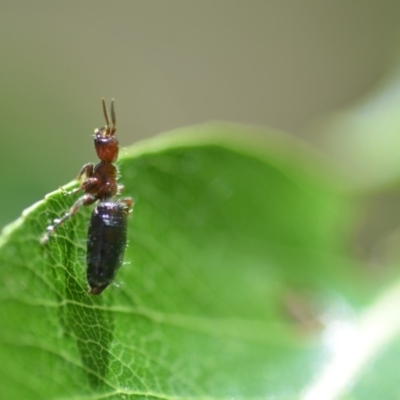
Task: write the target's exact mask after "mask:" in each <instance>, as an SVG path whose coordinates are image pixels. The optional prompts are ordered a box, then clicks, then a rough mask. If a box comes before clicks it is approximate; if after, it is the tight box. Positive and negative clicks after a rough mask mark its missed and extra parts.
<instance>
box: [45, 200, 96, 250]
mask: <svg viewBox="0 0 400 400" xmlns="http://www.w3.org/2000/svg"><path fill="white" fill-rule="evenodd" d="M96 200H97V197H96V196H93V195H91V194H85V195H83V196H82V197H80V198H79V199H78V200H77V201H76V202H75V203H74V204H73V206H72V207H71V208H70V209H69V211H68V212H67V213H66V214H65V215H64V216H63V217H61V218H57V219H55V220H54V223H53V224H52V225H49V226H48V227H47V232H46V233H45V234H44V235H43V236H42V238H41V239H40V243H41V244H46V243H47V242H48V241H49V239H50V236H51V235H52V234H53V233H54V232H55V230H56V229H57V228H58V227H59V226H60V225H61V224H63V223H64V222H65V221H66V220H67V219H69V218H71V217H72V216H73V215H74V214H76V212H77V211H78V210H79V209H80V208H81V207H82V206H88V205H90V204H93V203H94V202H95V201H96Z"/></svg>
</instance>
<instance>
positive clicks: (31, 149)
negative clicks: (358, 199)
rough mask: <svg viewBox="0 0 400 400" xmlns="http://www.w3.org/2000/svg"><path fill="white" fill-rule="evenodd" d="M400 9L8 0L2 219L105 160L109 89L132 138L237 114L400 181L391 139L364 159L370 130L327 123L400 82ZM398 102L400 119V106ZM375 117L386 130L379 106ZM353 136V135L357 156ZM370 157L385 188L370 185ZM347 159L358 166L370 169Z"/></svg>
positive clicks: (124, 137) (362, 3) (1, 18)
mask: <svg viewBox="0 0 400 400" xmlns="http://www.w3.org/2000/svg"><path fill="white" fill-rule="evenodd" d="M399 12H400V3H399V2H397V1H389V0H383V1H380V2H376V1H370V0H355V1H351V2H349V1H308V0H307V1H298V0H290V1H284V2H283V1H280V0H274V1H263V0H259V1H250V2H245V1H233V0H232V1H231V0H219V1H213V0H203V1H201V2H188V1H185V0H181V1H178V0H170V1H168V2H162V1H119V2H109V1H93V0H91V1H85V2H78V1H70V2H62V3H59V2H52V1H50V0H48V1H38V2H29V1H20V2H14V1H3V2H2V4H1V6H0V41H1V63H0V69H1V96H0V109H1V116H2V118H1V121H2V128H1V130H2V141H1V145H0V170H1V171H2V179H1V180H2V182H1V195H2V196H1V197H2V202H1V204H2V206H1V208H0V226H3V225H5V224H6V223H8V222H10V221H12V220H14V219H15V218H16V217H18V216H19V215H20V213H21V210H22V209H24V208H25V207H27V206H29V205H30V204H32V203H33V202H35V201H37V200H39V199H41V198H43V196H44V195H45V194H46V193H48V192H50V191H52V190H54V189H56V188H58V187H59V186H60V185H62V184H64V183H66V182H69V181H70V180H71V179H73V178H74V177H75V175H76V173H77V172H78V170H79V169H80V167H81V166H82V165H83V164H84V163H86V162H89V161H96V157H95V154H94V150H93V145H92V139H91V137H92V133H93V129H94V128H95V127H98V126H101V125H102V124H103V117H102V114H101V108H100V97H101V96H105V97H106V98H107V99H110V98H111V97H115V99H116V111H117V118H118V126H119V130H118V135H119V138H120V142H121V144H122V146H128V145H130V144H132V143H134V142H135V141H137V140H138V139H141V138H144V137H148V136H152V135H155V134H157V133H159V132H162V131H166V130H169V129H172V128H176V127H180V126H186V125H191V124H196V123H200V122H204V121H210V120H215V119H218V120H228V121H233V122H241V123H251V124H260V125H267V126H270V127H273V128H278V129H281V130H284V131H288V132H290V133H292V134H295V135H302V136H303V137H304V139H305V140H308V141H311V142H312V143H316V144H317V145H318V146H320V147H321V148H323V149H324V151H325V153H324V157H332V156H333V159H334V160H339V161H340V162H341V165H342V166H344V170H345V171H346V173H348V172H349V171H350V174H348V175H349V176H350V177H351V178H353V179H354V185H355V187H356V186H357V185H358V184H360V187H362V188H365V187H368V188H369V189H371V187H373V188H376V187H378V186H379V185H380V184H382V183H387V182H388V180H389V181H390V180H393V179H397V176H399V171H400V165H399V164H400V161H397V159H399V160H400V157H397V154H398V153H399V150H398V149H397V147H395V146H393V145H392V142H390V139H391V137H389V138H388V140H389V141H386V142H385V144H383V145H382V146H383V147H384V150H385V151H386V150H387V151H388V154H387V153H385V152H384V151H383V150H382V152H381V153H379V154H375V153H374V151H375V149H376V146H375V141H374V140H375V138H376V136H374V133H371V134H370V135H369V136H368V137H370V138H371V140H369V141H368V146H366V148H365V149H363V150H362V151H361V152H360V154H359V157H358V156H357V157H358V158H357V157H354V153H353V150H354V148H358V146H359V141H360V142H363V143H364V137H363V136H362V135H363V132H364V131H363V130H362V129H359V128H360V125H357V129H354V130H352V131H351V133H352V134H353V133H354V134H355V133H357V134H359V135H361V139H360V140H359V141H357V140H358V138H357V137H355V138H353V137H352V136H351V135H350V134H349V135H348V134H347V131H348V129H347V128H348V125H346V123H347V119H346V118H344V119H342V120H340V119H339V122H340V121H341V122H342V125H340V124H339V127H337V125H335V124H332V123H331V120H330V119H328V122H326V121H325V120H323V121H322V122H321V121H320V122H318V123H317V122H315V121H316V119H318V120H320V118H319V117H320V116H321V115H323V114H328V113H330V112H331V111H333V110H335V109H338V108H342V109H347V108H349V107H350V106H351V105H352V104H355V103H356V102H357V101H360V100H359V99H362V98H363V97H365V96H368V95H369V94H370V93H371V92H372V91H373V90H375V88H377V87H380V82H384V79H385V76H388V74H389V73H391V74H392V75H393V76H395V71H396V68H395V66H396V54H398V50H399V48H400V26H399V24H398V15H399ZM394 82H397V80H396V79H394ZM399 82H400V81H399ZM388 86H389V87H390V88H393V85H392V84H389V85H388ZM384 93H386V92H385V91H384ZM395 94H396V92H395V93H394V98H395V97H396V95H395ZM375 98H378V100H379V99H381V98H380V97H379V96H375ZM385 99H386V98H385ZM391 99H392V103H391V104H392V105H394V106H393V107H392V109H391V111H392V113H391V114H390V117H391V118H392V117H393V116H394V115H395V113H396V112H397V111H396V107H395V106H398V105H399V104H398V103H400V101H398V102H397V103H396V100H395V99H394V100H393V95H392V97H391ZM385 101H386V103H385V102H383V103H382V101H380V102H378V103H377V104H378V106H379V105H382V104H387V99H386V100H385ZM375 106H376V104H375ZM356 107H357V106H356ZM372 108H373V107H372ZM376 108H378V118H377V111H376ZM370 109H371V107H370ZM385 110H387V108H385ZM357 112H358V109H356V110H355V112H353V113H352V114H351V115H352V116H354V115H357ZM373 113H374V115H373V117H374V118H375V119H374V121H375V123H376V124H377V127H376V129H378V130H379V126H380V124H381V122H382V120H380V117H381V114H379V107H375V108H374V109H373ZM367 115H368V116H369V117H370V116H371V113H367ZM393 118H394V117H393ZM387 120H388V118H387V116H385V121H387ZM335 121H336V119H335ZM343 121H344V122H343ZM358 122H359V121H356V122H354V121H353V122H352V123H353V125H352V126H354V124H357V123H358ZM366 125H367V126H368V127H369V126H370V123H368V121H367V123H366ZM343 126H345V128H343ZM390 127H391V128H393V129H394V130H393V132H394V134H397V135H400V128H399V129H397V126H396V124H394V123H392V124H390ZM349 138H350V139H351V140H350V139H349ZM339 139H340V140H339ZM343 139H345V140H349V141H350V142H349V143H345V144H346V147H345V149H344V150H343V148H342V147H341V144H342V143H343ZM353 139H354V140H353ZM352 146H353V147H352ZM371 149H372V150H371ZM371 153H373V156H374V157H375V158H374V159H373V163H375V165H373V168H372V169H371V170H372V171H375V172H376V170H377V171H378V172H376V174H375V175H374V180H373V182H372V183H371V182H369V181H368V180H367V181H363V180H362V179H359V178H360V177H363V178H365V176H366V175H367V174H365V165H370V164H371V163H370V160H369V158H368V157H370V155H371ZM363 157H364V158H363ZM353 158H356V160H355V159H353ZM347 162H350V163H352V162H359V164H357V168H358V169H357V168H356V170H357V171H360V174H358V175H357V174H355V176H353V175H354V174H353V173H354V171H355V170H354V169H352V168H347V166H348V164H346V163H347ZM381 164H382V167H381ZM351 174H353V175H351ZM385 174H386V175H385ZM389 175H390V176H389ZM388 176H389V178H390V179H387V178H388ZM385 199H386V198H385ZM385 201H386V200H385ZM378 219H379V220H380V218H378ZM391 220H392V219H391ZM378 225H379V224H378Z"/></svg>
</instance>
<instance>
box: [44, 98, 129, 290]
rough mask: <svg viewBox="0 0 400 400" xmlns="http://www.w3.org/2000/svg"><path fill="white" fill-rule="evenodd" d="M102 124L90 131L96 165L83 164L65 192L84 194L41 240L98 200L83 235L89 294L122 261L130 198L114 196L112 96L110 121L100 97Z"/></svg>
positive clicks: (109, 279)
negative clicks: (74, 185)
mask: <svg viewBox="0 0 400 400" xmlns="http://www.w3.org/2000/svg"><path fill="white" fill-rule="evenodd" d="M101 101H102V106H103V113H104V119H105V121H106V125H105V126H104V127H103V128H99V129H96V130H95V131H94V147H95V149H96V153H97V156H98V157H99V159H100V162H99V163H98V164H97V165H94V164H92V163H88V164H85V165H84V166H83V167H82V169H81V170H80V172H79V174H78V177H77V180H79V181H80V182H81V183H80V185H79V187H78V188H76V189H74V190H72V191H70V192H66V191H64V192H65V193H66V194H74V193H77V192H80V191H82V192H83V193H84V194H83V195H82V196H81V197H80V198H79V199H78V200H77V201H76V202H75V203H74V204H73V205H72V207H71V208H70V209H69V211H68V212H67V213H66V214H65V215H64V216H63V217H61V218H58V219H55V220H54V222H53V224H52V225H50V226H48V227H47V232H46V233H45V234H44V235H43V237H42V239H41V243H42V244H45V243H47V242H48V240H49V238H50V235H51V234H53V233H54V232H55V230H56V229H57V228H58V227H59V226H60V225H61V224H63V223H64V222H65V221H66V220H68V219H69V218H70V217H72V216H73V215H74V214H75V213H76V212H77V211H78V210H79V208H80V207H82V206H88V205H90V204H93V203H95V202H98V203H97V205H96V207H95V208H94V210H93V212H92V215H91V217H90V222H89V228H88V236H87V252H86V264H87V274H86V275H87V281H88V284H89V293H90V294H100V293H101V292H102V291H103V290H104V289H105V288H106V287H107V286H108V285H109V284H110V283H111V282H112V281H113V279H114V277H115V274H116V272H117V270H118V268H119V267H120V266H121V264H122V260H123V256H124V251H125V247H126V233H127V220H128V215H129V213H130V211H131V209H132V205H133V201H132V199H131V198H129V197H125V198H119V199H117V196H118V195H119V194H120V193H121V192H122V190H123V189H124V187H123V185H118V184H117V178H118V169H117V167H116V166H115V165H114V162H115V161H116V160H117V158H118V151H119V146H118V140H117V138H116V137H115V131H116V130H117V126H116V118H115V110H114V99H112V100H111V110H110V112H111V125H110V118H109V115H108V111H107V107H106V103H105V100H104V98H102V99H101Z"/></svg>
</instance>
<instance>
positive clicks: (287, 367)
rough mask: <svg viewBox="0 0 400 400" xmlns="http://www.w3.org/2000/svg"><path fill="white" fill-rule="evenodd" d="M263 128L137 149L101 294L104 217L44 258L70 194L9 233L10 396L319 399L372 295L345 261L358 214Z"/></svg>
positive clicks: (5, 284)
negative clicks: (117, 263) (92, 237)
mask: <svg viewBox="0 0 400 400" xmlns="http://www.w3.org/2000/svg"><path fill="white" fill-rule="evenodd" d="M254 131H255V130H254V129H252V130H250V129H245V128H238V127H234V126H229V125H213V126H201V127H196V128H191V129H184V130H181V131H180V132H177V133H174V134H168V135H165V136H160V137H157V138H155V139H153V140H150V141H146V142H143V143H141V144H138V145H135V146H133V147H132V148H130V149H129V150H128V151H127V153H126V154H125V155H124V156H123V157H122V158H121V161H120V171H121V177H122V178H121V183H123V184H124V185H125V192H124V195H126V196H131V197H133V198H134V200H135V206H134V211H133V214H132V215H131V216H130V220H129V229H128V239H129V245H128V248H127V250H126V253H125V260H126V262H127V263H126V265H124V266H123V267H122V268H121V269H120V271H119V272H118V275H117V278H116V284H115V285H111V286H110V287H108V288H107V289H106V290H105V291H104V292H103V293H102V295H101V296H97V297H96V296H90V295H88V294H87V284H86V281H85V240H86V231H87V224H88V220H89V218H90V213H91V209H89V208H85V209H82V210H80V212H79V213H78V214H77V215H76V216H75V217H74V218H72V219H71V220H69V221H68V222H66V223H65V224H64V225H63V226H61V227H60V228H59V229H58V231H57V233H56V234H55V235H54V236H53V237H52V238H51V240H50V241H49V243H48V244H47V245H45V246H42V245H41V244H40V237H41V236H42V234H43V233H44V232H45V229H46V226H47V225H48V224H49V223H50V222H51V221H52V220H53V219H54V218H56V217H59V216H61V215H63V214H64V212H65V211H66V210H67V209H68V207H70V205H71V204H72V202H73V201H74V199H72V198H70V197H68V196H65V195H63V194H62V193H61V192H60V191H57V192H54V193H52V194H50V195H49V196H47V198H46V199H45V201H42V202H39V203H38V204H36V205H34V206H33V207H31V208H30V209H29V210H26V211H25V212H24V214H23V216H22V217H21V219H19V220H18V221H16V222H15V223H14V224H13V225H11V226H9V227H8V228H7V229H5V231H4V232H3V235H2V237H1V238H0V265H1V268H0V279H1V282H2V285H1V286H0V299H1V307H0V354H1V357H0V393H1V395H2V396H1V397H2V398H7V399H74V400H77V399H134V398H135V399H142V398H143V399H145V398H146V399H151V398H156V399H230V398H244V399H265V398H274V399H294V398H299V396H300V393H305V394H304V396H311V394H312V393H313V392H312V391H313V390H317V389H318V376H319V374H320V373H322V372H323V371H325V366H327V367H326V368H327V369H328V366H329V363H330V360H331V354H330V353H329V351H330V349H331V347H330V345H328V344H326V343H325V342H324V338H325V337H326V334H327V333H329V332H330V333H331V332H332V329H333V328H334V327H335V326H336V325H335V323H337V322H338V321H339V322H344V321H349V320H351V321H352V320H353V319H354V315H357V313H358V312H359V310H360V309H361V307H362V306H363V305H365V304H366V302H367V301H369V300H370V299H371V298H372V297H371V293H373V292H374V290H373V289H371V287H372V285H367V284H366V281H365V276H364V275H363V272H362V269H359V268H356V266H355V263H354V262H353V261H352V260H351V259H350V258H349V257H348V255H347V254H346V252H345V250H344V247H345V241H346V237H347V232H348V229H349V226H350V224H351V215H352V214H351V213H352V208H351V207H350V206H349V205H348V203H347V201H346V199H344V198H343V196H342V195H341V194H340V193H341V192H340V190H339V189H340V186H338V185H337V182H336V181H335V180H334V178H333V175H332V174H331V172H329V171H328V170H327V169H326V167H325V166H324V165H323V163H322V162H321V161H320V160H319V159H318V157H317V156H316V155H315V154H313V153H312V151H310V150H309V149H307V148H304V146H302V145H300V144H299V143H296V142H295V141H294V140H291V139H288V138H285V137H284V136H283V135H280V134H274V133H272V132H263V135H264V138H263V139H261V135H258V134H257V133H259V132H254ZM79 167H80V166H77V169H78V168H79ZM324 335H325V336H324ZM367 358H368V357H367ZM357 371H358V369H357ZM328 372H329V371H328ZM354 374H355V373H353V374H350V378H349V377H346V380H345V382H344V384H343V382H342V383H341V386H340V385H339V384H338V386H337V387H336V393H341V392H340V390H342V389H343V387H345V386H346V385H347V384H348V383H349V382H350V380H351V378H352V377H353V376H354ZM343 385H344V386H343ZM315 388H317V389H315ZM338 388H339V389H338ZM343 390H344V389H343ZM307 393H308V394H307ZM325 393H327V392H325ZM332 393H334V392H332ZM304 398H305V399H306V398H307V400H309V399H312V397H304ZM320 398H324V399H327V398H328V397H320ZM329 398H333V397H329ZM364 398H368V396H366V397H364ZM387 398H388V397H387Z"/></svg>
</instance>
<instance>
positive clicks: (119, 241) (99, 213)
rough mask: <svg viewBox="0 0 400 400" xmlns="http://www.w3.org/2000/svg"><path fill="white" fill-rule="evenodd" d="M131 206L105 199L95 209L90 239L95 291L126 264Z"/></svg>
mask: <svg viewBox="0 0 400 400" xmlns="http://www.w3.org/2000/svg"><path fill="white" fill-rule="evenodd" d="M128 213H129V207H127V206H126V204H124V203H120V202H115V201H114V202H113V201H102V202H100V203H99V204H98V205H97V207H96V208H95V209H94V210H93V213H92V217H91V219H90V224H89V230H88V239H87V253H86V263H87V280H88V283H89V286H90V293H91V294H100V293H101V292H102V291H103V290H104V289H105V288H106V287H107V286H108V285H109V284H110V283H111V282H112V280H113V278H114V276H115V274H116V272H117V270H118V268H119V267H120V266H121V264H122V260H123V257H124V251H125V246H126V229H127V217H128Z"/></svg>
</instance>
